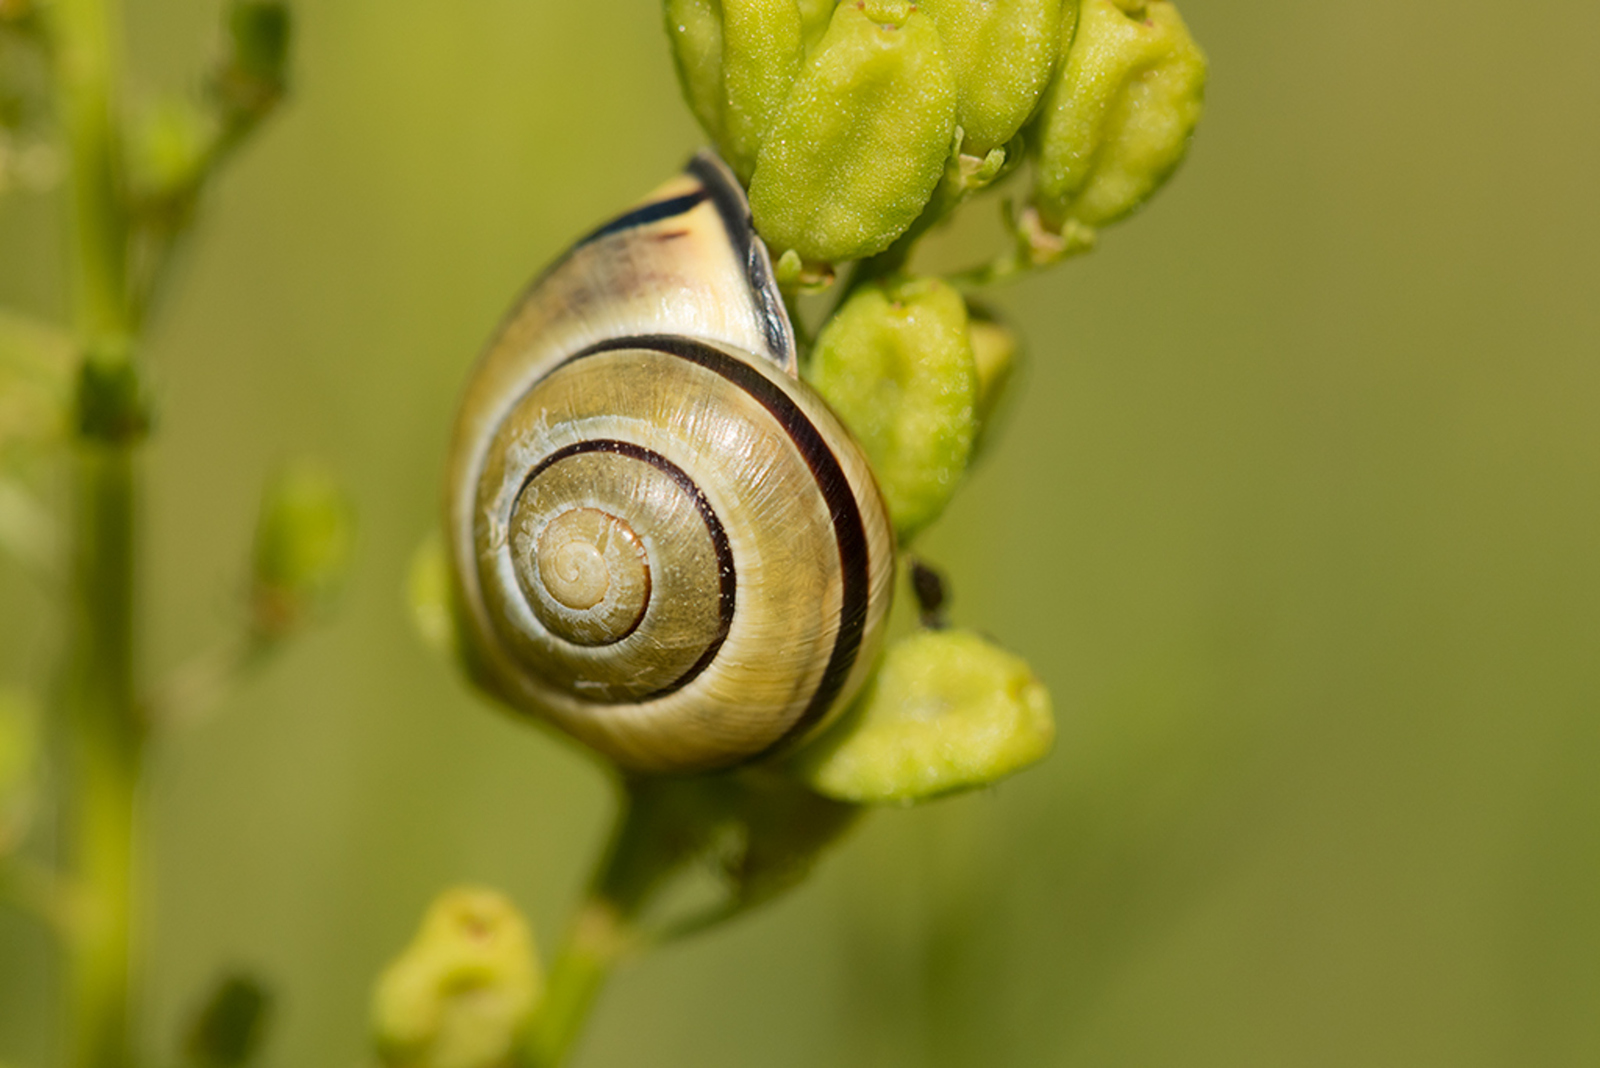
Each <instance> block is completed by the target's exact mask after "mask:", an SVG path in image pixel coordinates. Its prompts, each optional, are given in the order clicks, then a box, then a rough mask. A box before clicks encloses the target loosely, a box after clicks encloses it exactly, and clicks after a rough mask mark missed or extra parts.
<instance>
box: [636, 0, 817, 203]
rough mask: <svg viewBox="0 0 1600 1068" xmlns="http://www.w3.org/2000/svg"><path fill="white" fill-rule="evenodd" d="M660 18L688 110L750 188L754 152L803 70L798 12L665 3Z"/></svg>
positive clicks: (785, 1) (695, 1) (739, 2)
mask: <svg viewBox="0 0 1600 1068" xmlns="http://www.w3.org/2000/svg"><path fill="white" fill-rule="evenodd" d="M809 6H812V7H815V6H816V5H815V4H812V5H809ZM664 12H665V15H666V21H667V37H668V39H669V40H670V41H671V42H672V55H673V59H674V60H675V61H676V64H677V68H678V81H679V82H680V83H681V84H682V86H683V95H684V98H685V99H686V100H688V102H689V110H691V111H693V112H694V117H695V118H696V119H699V120H700V125H701V126H702V127H704V128H705V131H706V133H707V134H709V135H710V136H711V139H712V140H713V141H715V142H716V145H717V151H719V152H721V153H722V158H723V159H725V160H727V161H728V165H729V166H730V167H732V168H733V170H734V173H735V174H737V175H738V176H739V178H740V179H741V180H742V181H749V179H750V172H751V170H752V169H754V167H755V161H756V152H757V151H758V150H759V149H760V148H761V142H762V139H763V138H764V137H765V136H766V133H767V130H768V129H769V128H770V127H771V126H772V122H773V119H775V118H776V117H777V114H778V111H779V109H780V108H782V106H783V101H784V98H785V97H786V96H788V94H789V88H790V86H792V85H793V84H794V79H795V74H796V73H797V72H798V71H799V69H800V57H801V37H802V19H801V10H800V5H799V4H798V3H797V2H796V0H666V3H665V5H664ZM814 17H815V15H814V13H813V18H814Z"/></svg>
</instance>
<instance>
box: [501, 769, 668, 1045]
mask: <svg viewBox="0 0 1600 1068" xmlns="http://www.w3.org/2000/svg"><path fill="white" fill-rule="evenodd" d="M654 792H655V791H654V789H653V786H652V783H651V781H650V780H630V781H627V782H625V783H624V784H623V789H622V791H621V800H620V803H619V808H618V811H617V817H616V822H615V824H614V826H613V828H612V833H611V840H610V842H609V844H608V845H607V847H606V852H605V855H604V857H603V858H602V859H601V861H600V864H599V865H598V866H597V868H596V870H595V874H594V877H593V879H592V880H591V881H590V884H589V889H588V892H587V894H586V895H585V897H584V901H583V903H582V904H581V905H580V906H579V907H578V911H577V913H576V914H575V915H574V916H573V919H572V922H571V923H570V924H569V926H568V928H567V933H566V940H565V941H564V942H563V943H562V946H561V949H560V950H559V952H558V953H557V954H556V959H555V963H554V964H553V965H552V966H551V968H550V978H549V982H548V984H547V985H546V987H545V994H544V1000H543V1001H542V1002H541V1003H540V1005H539V1010H538V1012H537V1013H536V1014H535V1016H534V1019H533V1024H532V1027H531V1028H530V1029H529V1032H528V1038H527V1041H526V1042H525V1043H524V1044H523V1048H522V1055H521V1058H520V1060H519V1064H518V1068H559V1065H560V1064H561V1063H562V1061H563V1060H564V1059H565V1058H566V1056H567V1054H568V1053H569V1052H571V1050H572V1046H573V1043H574V1042H575V1041H576V1040H577V1037H578V1035H579V1033H580V1032H581V1031H582V1030H583V1025H584V1023H585V1021H586V1020H587V1019H588V1017H589V1011H590V1010H591V1009H592V1008H593V1007H594V1003H595V1000H596V999H597V998H598V997H599V995H600V991H601V989H602V988H603V987H604V986H605V982H606V979H607V978H608V977H609V976H610V974H611V971H612V969H613V968H615V967H616V965H617V964H618V962H619V961H621V960H622V959H623V958H624V957H626V956H627V955H628V954H629V953H631V952H632V951H633V950H634V949H636V948H637V947H638V946H639V945H641V943H642V942H643V941H644V939H643V938H642V937H641V935H640V932H639V931H638V929H637V927H636V925H635V921H636V919H637V917H638V915H639V912H640V910H641V909H642V908H643V906H644V904H645V901H646V900H647V899H648V897H649V895H650V894H651V892H652V891H654V890H655V889H656V888H657V887H658V886H660V885H661V882H662V880H663V879H665V878H666V877H667V875H669V874H670V873H671V872H672V871H673V870H674V869H675V868H676V867H677V866H678V865H679V864H680V863H681V862H682V861H683V860H684V858H685V853H684V851H683V849H682V848H681V846H682V845H683V844H684V843H683V842H682V841H681V836H680V835H674V834H672V833H670V832H669V831H668V830H667V828H668V826H670V825H671V824H672V822H673V820H674V818H675V816H676V813H675V812H673V811H672V810H671V809H670V808H668V807H667V806H663V805H661V804H657V803H655V802H656V798H655V796H654Z"/></svg>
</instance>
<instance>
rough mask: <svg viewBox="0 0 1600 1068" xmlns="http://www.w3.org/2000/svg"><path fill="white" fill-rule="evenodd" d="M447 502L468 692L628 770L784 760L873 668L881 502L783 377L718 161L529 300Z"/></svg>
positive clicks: (509, 336)
mask: <svg viewBox="0 0 1600 1068" xmlns="http://www.w3.org/2000/svg"><path fill="white" fill-rule="evenodd" d="M448 479H449V481H448V493H447V505H446V507H447V517H446V518H447V524H448V534H449V542H450V552H451V558H452V570H453V573H454V578H455V583H456V593H457V598H458V602H459V608H460V614H461V616H462V620H463V629H464V631H465V638H466V641H467V643H468V645H469V655H470V656H471V658H472V660H473V661H474V664H475V666H476V668H477V671H478V674H479V675H480V676H481V677H482V678H483V679H484V681H485V682H486V683H487V684H488V685H489V686H490V687H491V688H492V689H493V690H494V691H495V692H496V693H497V694H498V695H499V696H500V697H502V698H503V699H504V700H506V701H507V702H508V703H509V704H511V705H512V706H514V707H515V708H517V709H519V710H522V711H526V712H530V713H533V714H536V715H539V716H542V717H544V718H546V719H548V720H549V721H550V722H552V723H554V724H555V725H556V726H558V727H560V728H561V729H563V730H565V731H567V732H568V733H570V734H572V735H573V736H575V737H577V738H578V739H580V740H582V741H583V742H585V743H587V744H589V745H590V746H592V747H593V748H595V749H597V750H599V751H601V752H602V753H605V754H607V755H608V756H610V757H611V758H612V759H614V760H616V761H618V762H619V763H621V764H622V765H624V766H626V767H630V768H634V769H639V770H646V771H693V770H701V769H707V768H713V767H719V766H725V765H728V764H732V763H737V762H739V761H742V760H747V759H750V758H752V757H756V756H759V755H761V754H764V753H767V752H770V751H773V750H775V749H781V748H782V747H783V746H785V745H786V744H788V743H790V742H792V741H795V740H797V739H799V738H802V737H804V736H806V735H807V734H809V733H811V732H813V731H814V730H816V729H817V728H819V727H820V726H821V725H822V724H823V723H825V722H826V721H827V720H828V718H829V717H830V716H831V715H832V714H834V713H835V712H837V711H838V709H839V708H841V707H842V706H843V705H844V703H846V702H847V701H848V700H849V698H850V696H851V695H852V694H853V693H854V692H855V691H856V689H857V688H858V687H859V685H860V683H861V682H862V680H863V678H864V677H865V674H866V673H867V672H868V671H869V670H870V669H871V666H872V661H873V660H874V657H875V654H876V650H877V646H878V644H879V638H880V634H881V630H882V624H883V621H884V618H885V616H886V614H887V611H888V606H889V600H890V596H891V589H892V576H893V571H894V561H893V539H892V536H891V534H890V531H889V525H888V521H887V519H886V517H885V514H884V509H883V504H882V499H881V497H880V495H879V493H878V490H877V486H876V484H875V483H874V482H873V479H872V475H871V472H870V469H869V468H868V466H867V463H866V460H865V458H864V457H863V456H862V454H861V452H860V450H859V449H858V448H857V447H856V445H855V444H854V442H853V441H851V440H850V437H849V435H848V434H847V433H846V432H845V431H844V429H843V427H842V426H840V424H839V422H838V420H837V419H836V418H835V417H834V416H833V414H832V413H831V412H830V411H829V410H828V408H827V406H826V405H825V404H824V403H823V402H822V401H821V400H820V399H819V398H818V397H817V396H816V395H815V394H814V393H812V392H811V391H810V390H809V389H808V388H807V387H806V386H805V385H804V384H802V383H801V382H799V381H798V379H797V378H796V377H795V365H794V343H793V337H792V333H791V331H790V325H789V322H788V319H787V317H786V315H785V313H784V310H783V304H782V301H781V299H779V296H778V293H777V290H776V287H775V286H774V284H773V282H772V277H771V266H770V264H769V262H768V259H767V254H766V250H765V249H764V248H763V247H762V245H761V242H760V241H759V240H758V239H757V238H756V237H755V235H754V233H753V231H752V230H751V228H750V223H749V208H748V205H747V204H746V203H745V200H744V196H743V193H742V192H741V191H740V189H739V186H738V185H737V183H736V182H735V181H734V179H733V178H732V176H731V175H730V174H728V172H727V170H726V168H724V167H723V166H722V164H721V163H720V161H717V160H716V159H715V157H712V156H710V155H708V154H702V155H700V156H698V157H696V158H695V160H694V161H692V162H691V164H690V166H689V168H688V170H687V171H686V172H685V173H684V174H683V175H681V176H679V177H678V178H676V179H674V180H673V181H671V182H669V183H667V184H666V185H665V186H663V187H662V188H661V189H659V190H657V191H656V193H655V194H653V195H652V196H651V197H649V198H647V199H646V200H645V201H644V202H643V203H642V204H641V205H640V206H639V207H637V208H635V209H633V210H632V211H630V212H628V213H626V214H624V215H622V216H620V217H619V218H617V219H616V220H613V221H612V222H611V223H608V224H607V225H606V226H603V227H601V228H600V229H598V230H596V231H595V232H594V233H592V234H591V235H589V236H588V237H586V238H585V239H583V240H582V241H580V242H579V243H578V244H577V245H575V246H574V247H573V248H572V250H570V251H569V252H568V253H567V254H566V255H565V256H564V257H563V258H562V259H561V260H560V261H558V262H557V263H556V264H555V265H554V266H553V267H551V268H550V269H549V270H548V271H547V272H546V273H545V274H544V275H543V276H542V277H541V278H540V279H539V280H537V281H536V282H535V283H534V285H533V287H532V288H531V289H530V290H529V291H528V293H527V294H526V295H525V296H524V297H523V299H522V300H521V302H520V303H519V304H518V306H517V307H516V309H515V310H514V311H513V312H512V314H511V315H510V317H509V318H508V319H507V320H506V322H505V323H504V324H503V325H502V327H501V329H500V332H499V335H498V336H497V338H496V339H495V340H494V342H493V343H492V344H491V345H490V347H489V349H488V351H487V352H486V353H485V355H484V357H483V358H482V360H481V361H480V362H479V364H478V367H477V368H476V370H475V371H474V373H473V376H472V379H471V381H470V382H469V384H468V386H467V390H466V394H465V397H464V399H463V401H462V405H461V409H460V413H459V416H458V420H457V424H456V429H455V435H454V439H453V442H452V447H451V454H450V462H449V473H448Z"/></svg>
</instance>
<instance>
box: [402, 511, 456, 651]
mask: <svg viewBox="0 0 1600 1068" xmlns="http://www.w3.org/2000/svg"><path fill="white" fill-rule="evenodd" d="M450 600H451V598H450V560H449V557H447V556H446V555H445V549H444V542H443V541H442V540H440V538H439V535H438V532H434V533H433V534H430V535H428V537H427V539H426V540H424V541H423V543H422V544H421V545H418V546H417V551H416V552H414V553H412V554H411V566H410V567H409V568H408V569H407V570H406V604H407V605H408V606H409V607H410V608H411V624H412V626H414V627H415V628H416V631H417V635H418V637H420V638H421V639H422V640H423V642H424V643H426V644H427V645H428V647H429V648H430V649H433V650H434V651H435V652H440V653H447V654H449V655H451V656H454V655H455V654H456V651H457V649H458V642H457V632H456V619H455V612H454V610H453V608H452V607H451V603H450Z"/></svg>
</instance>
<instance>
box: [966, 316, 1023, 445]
mask: <svg viewBox="0 0 1600 1068" xmlns="http://www.w3.org/2000/svg"><path fill="white" fill-rule="evenodd" d="M972 311H973V314H972V317H971V318H970V319H969V320H968V323H967V337H968V339H969V340H970V341H971V343H972V362H973V366H974V367H975V368H976V369H977V373H978V402H977V423H978V425H977V430H976V432H975V434H974V437H973V442H972V451H973V453H974V455H976V454H977V452H978V451H979V450H980V449H981V448H982V447H983V444H984V441H985V440H987V438H988V435H989V432H990V428H991V427H992V426H993V425H994V417H995V414H996V412H997V410H998V408H999V405H1000V398H1001V397H1002V396H1003V395H1004V394H1005V390H1006V385H1007V384H1008V383H1009V382H1010V381H1011V374H1012V370H1013V369H1014V368H1015V366H1016V361H1017V347H1018V342H1017V335H1016V332H1015V331H1014V330H1012V329H1011V328H1010V327H1008V326H1005V325H1004V324H1002V323H999V322H997V321H996V320H994V319H992V318H987V317H981V318H980V317H979V316H978V315H977V313H976V311H975V310H972Z"/></svg>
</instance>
